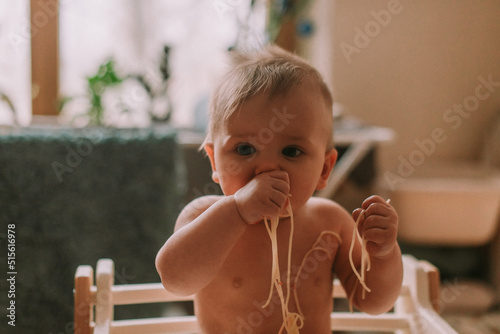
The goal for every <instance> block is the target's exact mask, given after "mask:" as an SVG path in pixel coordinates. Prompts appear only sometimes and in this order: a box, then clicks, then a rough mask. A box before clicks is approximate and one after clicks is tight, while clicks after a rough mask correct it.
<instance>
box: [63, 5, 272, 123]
mask: <svg viewBox="0 0 500 334" xmlns="http://www.w3.org/2000/svg"><path fill="white" fill-rule="evenodd" d="M249 8H250V1H249V0H205V1H198V0H184V1H178V0H147V1H136V0H106V1H101V0H73V1H65V2H63V3H61V5H60V14H59V15H60V28H59V31H60V92H61V94H62V95H63V96H81V95H83V94H85V92H86V81H85V78H86V77H88V76H91V75H93V74H94V73H95V72H96V71H97V69H98V67H99V64H103V63H104V62H105V61H106V60H107V59H110V58H113V59H114V60H115V66H116V72H117V73H120V74H121V75H125V74H142V75H145V76H146V77H147V78H149V79H150V81H151V80H153V81H155V80H160V79H159V77H158V75H159V71H158V64H159V62H160V60H161V57H162V55H163V49H164V46H169V47H170V53H169V67H170V70H171V76H170V79H169V81H168V96H169V98H170V102H171V105H172V110H173V113H172V121H173V122H174V124H176V125H178V126H185V127H191V126H193V125H198V126H203V122H204V121H203V119H202V118H204V117H205V116H204V113H205V110H204V107H205V106H206V100H207V96H208V94H209V90H210V87H211V84H212V83H213V82H214V80H215V78H216V77H217V75H218V74H220V72H221V71H222V70H223V68H224V65H225V61H224V59H225V55H226V54H227V52H226V51H227V49H228V48H229V47H231V46H234V44H235V41H236V39H237V38H238V37H237V35H238V31H239V30H238V22H237V20H240V21H245V20H247V17H248V19H249V20H253V21H252V23H251V24H252V26H254V27H257V29H259V28H258V27H260V30H258V31H262V32H263V31H264V20H265V14H264V12H263V10H265V8H262V10H260V12H259V11H258V10H254V12H253V14H252V15H250V16H248V13H249ZM259 20H260V21H259ZM243 30H244V28H243V29H242V30H240V31H243ZM258 34H259V32H257V34H256V35H258ZM75 106H76V107H75ZM78 106H79V107H78ZM84 107H85V104H83V106H82V104H75V105H73V108H74V109H78V108H84ZM69 112H79V111H78V110H70V111H69ZM200 122H201V123H202V124H200ZM125 125H127V124H125Z"/></svg>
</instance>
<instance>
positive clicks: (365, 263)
mask: <svg viewBox="0 0 500 334" xmlns="http://www.w3.org/2000/svg"><path fill="white" fill-rule="evenodd" d="M390 201H391V200H390V199H388V200H387V201H386V202H387V203H389V202H390ZM364 217H365V210H361V212H360V213H359V216H358V219H356V223H355V224H354V230H353V232H352V240H351V247H350V248H349V262H350V263H351V268H352V271H353V272H354V274H355V275H356V276H357V277H358V281H359V284H361V286H362V287H363V294H362V298H363V299H365V296H366V292H367V291H368V292H371V290H370V288H369V287H368V286H366V283H365V273H366V272H367V271H370V268H371V261H370V254H368V251H367V250H366V243H367V241H366V239H365V238H364V237H361V235H360V234H359V231H358V226H359V222H360V221H361V219H363V218H364ZM356 236H357V238H358V241H359V242H360V244H361V270H360V271H361V273H359V272H358V270H357V269H356V266H355V265H354V261H353V259H352V252H353V249H354V241H355V240H356ZM356 283H357V282H356ZM357 286H358V284H356V285H355V286H354V288H353V290H352V292H351V295H350V296H349V309H350V310H351V312H352V311H353V308H352V301H353V298H354V294H355V291H356V288H357Z"/></svg>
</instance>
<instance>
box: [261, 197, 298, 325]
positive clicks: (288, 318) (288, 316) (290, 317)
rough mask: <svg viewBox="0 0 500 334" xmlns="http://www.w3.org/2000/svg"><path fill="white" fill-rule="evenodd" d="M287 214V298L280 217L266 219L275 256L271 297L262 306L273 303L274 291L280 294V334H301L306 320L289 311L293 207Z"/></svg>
mask: <svg viewBox="0 0 500 334" xmlns="http://www.w3.org/2000/svg"><path fill="white" fill-rule="evenodd" d="M287 212H288V215H289V216H290V236H289V241H288V260H287V274H286V275H287V277H286V296H285V294H284V293H283V285H284V283H283V282H282V281H281V276H280V270H279V262H278V238H277V229H278V224H279V217H276V218H273V219H271V220H268V219H264V225H265V226H266V229H267V233H268V234H269V238H270V239H271V250H272V254H273V262H272V268H271V289H270V291H269V297H268V299H267V301H266V303H265V304H264V305H263V306H262V307H263V308H265V307H267V306H268V305H269V303H270V302H271V298H272V295H273V291H274V289H276V292H277V293H278V296H279V298H280V302H281V312H282V316H283V323H282V325H281V327H280V330H279V332H278V334H281V333H282V332H283V330H286V332H287V333H290V334H299V330H300V329H301V328H302V327H303V326H304V318H303V317H302V315H301V314H299V313H295V312H290V311H289V309H288V304H289V301H290V275H291V262H292V241H293V231H294V222H293V212H292V208H291V205H290V204H289V205H288V206H287Z"/></svg>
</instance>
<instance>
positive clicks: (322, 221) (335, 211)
mask: <svg viewBox="0 0 500 334" xmlns="http://www.w3.org/2000/svg"><path fill="white" fill-rule="evenodd" d="M307 207H308V209H307V219H308V220H309V221H310V222H315V223H316V224H319V225H318V228H323V229H328V230H329V229H334V230H337V231H340V230H339V228H340V229H342V227H343V226H345V225H350V224H351V223H352V216H351V214H349V212H347V210H346V209H345V208H344V207H342V206H341V205H340V204H338V203H336V202H334V201H332V200H330V199H326V198H319V197H312V198H311V199H309V201H308V203H307Z"/></svg>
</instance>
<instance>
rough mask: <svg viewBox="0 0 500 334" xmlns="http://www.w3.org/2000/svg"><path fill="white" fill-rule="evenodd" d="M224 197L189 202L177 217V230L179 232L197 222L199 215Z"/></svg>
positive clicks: (212, 196)
mask: <svg viewBox="0 0 500 334" xmlns="http://www.w3.org/2000/svg"><path fill="white" fill-rule="evenodd" d="M222 197H223V196H216V195H210V196H201V197H198V198H195V199H194V200H192V201H191V202H189V203H188V204H187V205H186V206H185V207H184V208H183V209H182V211H181V213H180V214H179V216H178V217H177V221H176V223H175V229H176V230H177V229H179V228H181V227H183V226H185V225H187V224H189V223H190V222H191V221H193V220H195V219H196V218H197V217H198V216H199V215H201V214H202V213H203V212H205V210H207V209H208V208H209V207H211V206H212V205H213V204H215V203H216V202H217V201H219V200H220V199H221V198H222Z"/></svg>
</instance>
